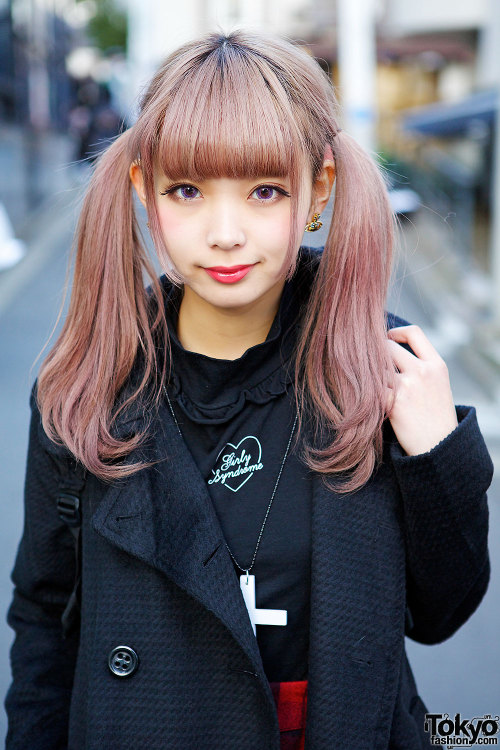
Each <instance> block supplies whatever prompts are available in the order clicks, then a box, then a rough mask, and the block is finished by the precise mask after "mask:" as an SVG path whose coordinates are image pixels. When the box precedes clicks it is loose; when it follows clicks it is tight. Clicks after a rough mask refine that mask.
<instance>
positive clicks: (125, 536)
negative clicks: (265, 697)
mask: <svg viewBox="0 0 500 750" xmlns="http://www.w3.org/2000/svg"><path fill="white" fill-rule="evenodd" d="M144 426H145V424H144V422H143V418H142V417H141V416H138V417H132V418H131V419H128V420H122V421H121V422H120V424H119V429H118V434H120V435H121V436H122V437H123V435H124V434H126V433H127V432H129V433H134V432H135V431H136V430H137V429H141V430H142V429H144ZM149 431H150V434H151V438H150V440H149V444H148V445H147V446H146V447H145V449H143V456H142V458H146V460H151V459H152V460H154V461H155V462H156V463H155V465H153V466H150V467H148V468H146V469H143V470H141V471H139V472H137V473H136V474H133V475H132V476H131V477H129V478H127V479H125V480H121V481H120V482H117V483H116V484H114V485H113V486H112V487H110V489H109V490H107V492H106V493H105V495H104V496H103V498H102V499H101V500H100V501H99V503H98V506H97V510H96V511H95V513H94V515H93V518H92V525H93V528H94V529H95V531H97V532H98V533H99V534H101V535H102V536H103V537H105V538H106V539H107V540H109V541H110V542H111V543H112V544H114V545H116V546H118V547H120V548H121V549H123V550H124V551H126V552H128V553H130V554H132V555H135V556H136V557H138V558H139V559H141V560H143V561H144V562H146V563H148V564H149V565H151V566H152V567H154V568H156V569H157V570H160V571H161V572H162V573H164V574H165V575H166V576H168V577H169V578H170V579H171V580H172V581H174V582H175V583H176V584H177V585H178V586H180V587H181V588H182V589H184V590H185V591H186V592H187V593H188V594H190V595H191V596H193V597H194V598H195V599H197V600H198V601H199V602H201V604H203V605H204V606H205V607H206V608H207V609H209V610H210V611H212V612H213V613H214V614H215V615H216V616H217V617H218V618H219V619H220V620H221V621H222V622H223V623H224V625H226V627H227V628H228V629H229V631H230V632H231V633H232V635H233V636H234V638H235V639H236V640H237V641H238V643H239V644H240V646H241V648H242V649H243V651H244V652H245V654H246V655H247V657H248V659H249V660H250V663H251V667H252V670H253V671H254V672H255V673H257V674H258V675H259V676H260V677H261V678H262V679H263V680H264V681H265V683H266V684H267V680H266V679H265V674H264V670H263V666H262V660H261V657H260V652H259V648H258V644H257V641H256V638H255V635H254V633H253V630H252V626H251V623H250V619H249V617H248V612H247V609H246V607H245V603H244V600H243V596H242V593H241V590H240V587H239V581H238V578H237V576H236V575H235V571H234V567H233V564H232V562H231V558H230V555H229V552H228V550H227V548H226V545H225V541H224V536H223V533H222V529H221V527H220V523H219V520H218V518H217V515H216V513H215V510H214V507H213V504H212V501H211V499H210V495H209V494H208V490H207V488H206V485H205V482H204V480H203V477H202V476H201V474H200V472H199V469H198V467H197V466H196V464H195V462H194V459H193V457H192V455H191V453H190V451H189V449H188V447H187V445H186V443H185V442H184V439H183V438H182V436H181V435H180V434H179V432H178V431H177V427H176V425H175V424H174V422H173V419H172V416H171V414H170V412H169V410H168V408H167V407H166V405H165V404H164V403H163V404H161V405H160V407H159V411H158V414H157V417H156V418H155V420H154V422H153V424H151V425H150V426H149ZM138 458H140V456H139V455H136V454H135V453H134V454H131V455H130V461H131V462H132V461H134V460H137V459H138ZM268 691H269V699H270V700H272V694H271V692H270V689H269V688H268Z"/></svg>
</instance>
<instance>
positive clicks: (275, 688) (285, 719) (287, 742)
mask: <svg viewBox="0 0 500 750" xmlns="http://www.w3.org/2000/svg"><path fill="white" fill-rule="evenodd" d="M269 685H270V686H271V691H272V694H273V698H274V701H275V703H276V708H277V710H278V723H279V727H280V748H281V750H304V742H305V734H306V712H307V680H300V681H298V682H270V683H269Z"/></svg>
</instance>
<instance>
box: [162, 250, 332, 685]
mask: <svg viewBox="0 0 500 750" xmlns="http://www.w3.org/2000/svg"><path fill="white" fill-rule="evenodd" d="M318 258H319V255H318V253H317V252H315V251H310V250H307V251H306V250H305V248H301V253H300V255H299V261H298V264H297V270H296V272H295V274H294V276H293V278H292V279H291V280H290V281H287V282H286V283H285V286H284V289H283V293H282V296H281V300H280V306H279V309H278V312H277V313H276V316H275V318H274V321H273V324H272V326H271V329H270V331H269V333H268V336H267V338H266V340H265V341H264V342H263V343H261V344H258V345H256V346H253V347H250V348H249V349H247V350H246V351H245V353H244V354H243V355H242V356H241V357H239V358H238V359H235V360H224V359H215V358H212V357H208V356H205V355H203V354H198V353H196V352H190V351H187V350H186V349H184V347H183V346H182V344H181V343H180V341H179V339H178V337H177V320H178V311H179V307H180V302H181V300H182V290H181V289H179V288H175V287H174V291H173V293H172V295H171V297H170V304H169V305H168V306H167V320H168V326H169V333H170V336H171V341H172V362H173V375H172V380H171V384H170V387H169V396H170V399H171V403H172V406H173V409H174V412H175V416H176V418H177V420H178V423H179V426H180V429H181V432H182V435H183V437H184V439H185V441H186V444H187V446H188V448H189V450H190V451H191V453H192V455H193V458H194V460H195V463H196V465H197V466H198V468H199V470H200V472H201V474H202V476H203V478H204V480H205V481H206V484H207V489H208V492H209V494H210V497H211V499H212V501H213V503H214V507H215V510H216V513H217V516H218V518H219V521H220V524H221V528H222V531H223V534H224V538H225V540H226V543H227V545H228V547H229V549H230V551H231V553H232V555H233V556H234V558H236V561H237V563H238V565H239V566H240V567H241V568H248V567H250V565H251V563H252V559H253V555H254V551H255V548H256V545H257V540H258V538H259V533H260V530H261V527H262V523H263V521H264V518H265V515H266V511H267V508H268V505H269V502H270V499H271V497H272V494H273V490H274V487H275V484H276V480H277V477H278V474H279V471H280V467H281V464H282V461H283V457H284V454H285V451H286V448H287V445H288V442H289V440H290V434H291V430H292V426H293V423H294V419H295V415H296V408H295V397H294V388H293V378H294V356H293V355H294V345H295V343H296V341H297V333H298V330H299V327H298V324H299V321H300V319H301V308H302V306H303V304H304V303H305V302H306V300H307V297H308V294H309V291H310V287H311V282H312V275H311V274H312V273H313V271H314V266H315V264H316V263H317V260H318ZM295 434H297V428H295ZM299 454H300V443H299V444H298V445H296V444H295V440H292V443H291V444H290V449H289V452H288V456H287V458H286V461H285V464H284V466H283V471H282V474H281V477H280V480H279V483H278V486H277V490H276V493H275V496H274V499H273V502H272V505H271V508H270V512H269V515H268V517H267V521H266V524H265V526H264V531H263V534H262V537H261V540H260V544H259V547H258V550H257V555H256V558H255V563H254V565H253V567H252V568H251V570H250V574H251V575H255V594H256V606H257V608H258V609H262V608H264V609H279V610H286V611H287V624H286V626H282V625H256V637H257V641H258V644H259V648H260V652H261V656H262V661H263V666H264V670H265V673H266V676H267V678H268V680H269V681H271V682H274V681H289V680H304V679H307V673H308V669H307V654H308V645H309V619H310V609H309V606H310V605H309V599H310V557H311V537H310V515H311V483H310V476H309V469H308V468H307V466H306V465H305V463H304V462H303V461H301V459H300V455H299ZM234 571H235V575H237V576H238V577H239V576H240V575H243V573H242V572H241V570H240V569H239V568H238V566H237V565H234Z"/></svg>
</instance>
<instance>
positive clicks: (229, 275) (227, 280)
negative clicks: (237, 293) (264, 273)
mask: <svg viewBox="0 0 500 750" xmlns="http://www.w3.org/2000/svg"><path fill="white" fill-rule="evenodd" d="M253 265H255V264H253ZM251 268H252V266H231V267H229V268H227V267H224V266H213V267H212V268H205V271H206V272H207V273H208V274H209V275H210V276H211V277H212V278H213V279H215V280H216V281H220V282H222V283H223V284H233V283H234V282H235V281H239V280H240V279H242V278H243V277H244V276H246V275H247V273H248V272H249V270H250V269H251Z"/></svg>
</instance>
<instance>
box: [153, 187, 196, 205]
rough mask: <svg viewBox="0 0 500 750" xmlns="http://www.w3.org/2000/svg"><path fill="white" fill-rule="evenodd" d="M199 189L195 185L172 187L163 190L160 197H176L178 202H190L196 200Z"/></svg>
mask: <svg viewBox="0 0 500 750" xmlns="http://www.w3.org/2000/svg"><path fill="white" fill-rule="evenodd" d="M198 192H199V190H198V188H195V187H194V186H193V185H172V187H169V188H167V189H166V190H163V191H162V192H161V193H160V195H174V196H175V198H177V199H178V200H183V201H189V200H191V199H192V198H196V193H198Z"/></svg>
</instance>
